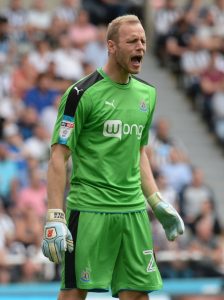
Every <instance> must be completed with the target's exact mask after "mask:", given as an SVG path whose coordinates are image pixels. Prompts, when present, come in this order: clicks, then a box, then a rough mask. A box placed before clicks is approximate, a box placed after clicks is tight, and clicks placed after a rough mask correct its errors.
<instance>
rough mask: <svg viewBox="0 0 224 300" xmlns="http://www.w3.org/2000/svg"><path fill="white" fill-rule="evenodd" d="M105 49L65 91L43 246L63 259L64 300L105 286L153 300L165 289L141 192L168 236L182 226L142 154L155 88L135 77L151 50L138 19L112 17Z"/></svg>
mask: <svg viewBox="0 0 224 300" xmlns="http://www.w3.org/2000/svg"><path fill="white" fill-rule="evenodd" d="M107 45H108V61H107V63H106V65H105V66H104V67H103V68H99V69H97V70H96V71H95V72H93V73H92V74H90V75H89V76H87V77H85V78H83V79H81V80H80V81H78V82H77V83H75V84H73V85H72V86H71V87H70V88H68V90H67V91H66V92H65V94H64V95H63V97H62V99H61V103H60V107H59V111H58V117H57V121H56V124H55V129H54V133H53V136H52V150H51V158H50V161H49V168H48V208H49V209H48V213H47V222H46V225H45V228H44V238H43V243H42V250H43V253H44V255H45V256H46V257H48V258H49V260H50V261H52V262H55V263H61V264H62V265H61V266H62V268H61V269H62V273H61V290H60V292H59V298H58V299H59V300H80V299H85V298H86V296H87V293H88V291H92V292H93V291H94V292H104V291H108V290H109V289H111V291H112V296H113V297H118V298H119V299H121V300H147V299H149V296H148V293H150V292H152V291H155V290H158V289H161V288H162V279H161V276H160V273H159V270H158V268H157V265H156V261H155V257H154V251H153V242H152V234H151V228H150V221H149V218H148V214H147V211H146V204H145V198H146V199H147V200H148V203H149V205H150V206H151V207H152V210H153V212H154V214H155V216H156V217H157V219H158V220H159V222H160V223H161V224H162V226H163V228H164V230H165V234H166V236H167V238H168V240H170V241H172V240H174V239H175V238H176V237H177V236H178V235H179V234H182V233H183V232H184V224H183V221H182V219H181V218H180V216H179V215H178V213H177V212H176V210H175V209H174V208H173V207H172V206H170V205H169V204H168V203H166V202H165V200H163V199H162V197H161V195H160V193H159V191H158V188H157V186H156V183H155V181H154V178H153V175H152V172H151V169H150V165H149V162H148V159H147V157H146V154H145V150H144V146H145V145H146V144H147V142H148V132H149V128H150V125H151V122H152V118H153V112H154V109H155V104H156V90H155V88H154V87H153V86H151V85H150V84H148V83H147V82H144V81H142V80H140V79H139V78H138V77H135V76H134V75H135V74H137V73H139V71H140V69H141V65H142V60H143V56H144V54H145V51H146V36H145V31H144V29H143V27H142V24H141V23H140V21H139V19H138V18H137V17H136V16H134V15H125V16H121V17H118V18H116V19H114V20H113V21H112V22H111V23H110V24H109V26H108V31H107ZM69 157H71V160H72V166H73V168H72V174H71V178H70V187H69V192H68V194H67V195H66V204H65V205H64V201H63V199H64V194H65V187H66V180H67V179H66V174H67V163H68V161H69Z"/></svg>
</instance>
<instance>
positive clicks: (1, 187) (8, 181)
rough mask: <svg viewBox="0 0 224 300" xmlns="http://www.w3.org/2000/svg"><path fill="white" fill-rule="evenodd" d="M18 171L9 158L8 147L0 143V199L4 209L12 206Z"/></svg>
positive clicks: (14, 163)
mask: <svg viewBox="0 0 224 300" xmlns="http://www.w3.org/2000/svg"><path fill="white" fill-rule="evenodd" d="M18 176H19V174H18V169H17V165H16V162H15V161H13V160H12V159H11V158H10V153H9V150H8V146H7V144H6V143H4V142H0V197H1V199H2V201H3V204H4V206H5V207H6V208H8V207H9V206H10V205H12V203H13V201H14V196H15V193H16V191H17V188H18Z"/></svg>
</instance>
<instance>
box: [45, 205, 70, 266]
mask: <svg viewBox="0 0 224 300" xmlns="http://www.w3.org/2000/svg"><path fill="white" fill-rule="evenodd" d="M73 248H74V246H73V240H72V235H71V233H70V231H69V230H68V228H67V225H66V220H65V214H64V212H63V211H62V210H61V209H49V210H48V213H47V222H46V225H45V227H44V238H43V242H42V252H43V254H44V256H46V257H47V258H48V259H49V260H50V261H52V262H54V263H57V264H58V263H60V262H61V260H62V252H63V251H67V250H68V251H69V252H72V251H73Z"/></svg>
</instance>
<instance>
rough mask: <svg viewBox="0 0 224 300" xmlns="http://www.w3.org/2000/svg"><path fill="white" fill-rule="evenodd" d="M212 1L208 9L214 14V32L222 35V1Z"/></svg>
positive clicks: (223, 28)
mask: <svg viewBox="0 0 224 300" xmlns="http://www.w3.org/2000/svg"><path fill="white" fill-rule="evenodd" d="M213 2H214V3H212V4H211V5H210V7H209V9H210V10H211V12H212V14H213V16H214V21H215V27H216V34H217V35H219V36H220V37H224V1H223V0H214V1H213Z"/></svg>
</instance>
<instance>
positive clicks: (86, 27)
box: [69, 9, 97, 49]
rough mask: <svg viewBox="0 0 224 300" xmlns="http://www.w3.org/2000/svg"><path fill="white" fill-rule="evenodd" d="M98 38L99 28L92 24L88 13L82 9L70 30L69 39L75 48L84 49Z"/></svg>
mask: <svg viewBox="0 0 224 300" xmlns="http://www.w3.org/2000/svg"><path fill="white" fill-rule="evenodd" d="M96 36H97V27H96V26H94V25H93V24H92V23H90V19H89V13H88V11H87V10H84V9H80V10H79V12H78V15H77V18H76V20H75V22H74V23H73V24H72V25H71V27H70V30H69V38H70V40H71V41H72V44H73V46H75V47H76V48H79V49H84V48H85V46H86V45H87V44H88V43H89V42H92V41H95V40H96Z"/></svg>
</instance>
